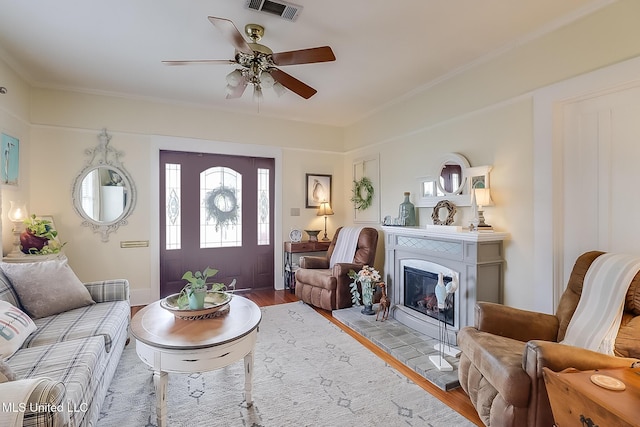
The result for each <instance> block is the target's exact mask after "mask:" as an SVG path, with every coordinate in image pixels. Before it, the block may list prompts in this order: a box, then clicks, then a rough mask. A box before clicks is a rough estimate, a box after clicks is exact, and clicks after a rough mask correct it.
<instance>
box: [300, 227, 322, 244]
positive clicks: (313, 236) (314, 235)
mask: <svg viewBox="0 0 640 427" xmlns="http://www.w3.org/2000/svg"><path fill="white" fill-rule="evenodd" d="M321 231H322V230H304V232H305V233H307V234H308V235H309V241H310V242H317V241H318V234H320V232H321Z"/></svg>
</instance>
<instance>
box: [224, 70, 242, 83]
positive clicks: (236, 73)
mask: <svg viewBox="0 0 640 427" xmlns="http://www.w3.org/2000/svg"><path fill="white" fill-rule="evenodd" d="M242 79H243V77H242V71H240V70H237V69H236V70H233V71H232V72H230V73H229V74H227V83H228V84H229V86H231V87H237V86H238V85H239V84H240V83H241V82H242Z"/></svg>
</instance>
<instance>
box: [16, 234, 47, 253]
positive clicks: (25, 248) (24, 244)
mask: <svg viewBox="0 0 640 427" xmlns="http://www.w3.org/2000/svg"><path fill="white" fill-rule="evenodd" d="M48 242H49V239H47V238H46V237H39V236H35V235H33V234H32V233H31V232H30V231H29V230H24V231H23V232H22V233H20V250H21V251H22V252H23V253H25V254H31V253H33V252H32V251H31V250H32V249H33V250H35V251H40V250H42V248H43V247H44V246H45V245H46V244H47V243H48Z"/></svg>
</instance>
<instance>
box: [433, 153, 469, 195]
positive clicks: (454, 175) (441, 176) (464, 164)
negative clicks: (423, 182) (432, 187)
mask: <svg viewBox="0 0 640 427" xmlns="http://www.w3.org/2000/svg"><path fill="white" fill-rule="evenodd" d="M469 166H470V165H469V161H468V160H467V159H466V158H465V157H463V156H461V155H459V154H456V153H450V154H449V155H447V157H446V158H445V159H444V161H443V162H442V163H441V164H440V170H439V173H438V181H437V182H436V184H437V186H438V190H440V191H441V192H442V193H443V195H445V196H448V195H453V194H460V193H462V190H464V184H465V182H466V176H465V169H468V168H469ZM439 195H440V194H439Z"/></svg>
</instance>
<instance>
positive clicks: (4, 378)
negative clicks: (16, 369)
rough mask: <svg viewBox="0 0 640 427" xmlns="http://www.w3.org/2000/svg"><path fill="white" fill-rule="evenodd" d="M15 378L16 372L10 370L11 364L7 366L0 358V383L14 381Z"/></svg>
mask: <svg viewBox="0 0 640 427" xmlns="http://www.w3.org/2000/svg"><path fill="white" fill-rule="evenodd" d="M15 379H16V374H14V373H13V371H12V370H11V366H9V365H8V364H7V362H5V361H4V360H0V383H6V382H9V381H14V380H15Z"/></svg>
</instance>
